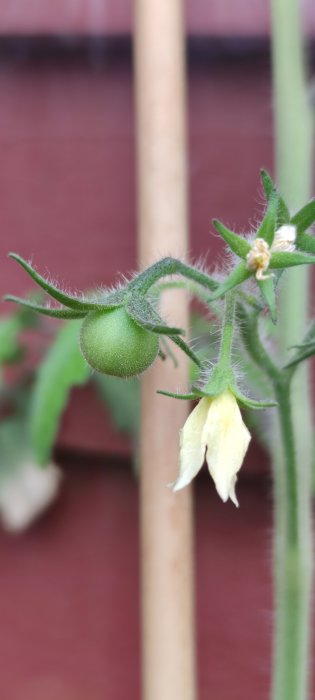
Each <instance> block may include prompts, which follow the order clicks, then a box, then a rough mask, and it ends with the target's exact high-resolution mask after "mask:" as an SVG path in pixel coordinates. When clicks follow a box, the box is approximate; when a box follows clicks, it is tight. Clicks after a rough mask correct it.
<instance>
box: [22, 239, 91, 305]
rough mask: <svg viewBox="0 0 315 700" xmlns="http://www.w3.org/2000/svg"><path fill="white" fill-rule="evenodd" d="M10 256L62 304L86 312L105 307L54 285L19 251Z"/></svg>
mask: <svg viewBox="0 0 315 700" xmlns="http://www.w3.org/2000/svg"><path fill="white" fill-rule="evenodd" d="M9 258H12V260H15V261H16V262H17V263H18V264H19V265H21V267H23V269H24V270H25V272H27V274H28V275H29V276H30V277H31V279H32V280H33V281H34V282H36V284H38V286H39V287H41V288H42V289H43V290H44V291H45V292H47V294H49V295H50V296H51V297H52V298H53V299H55V300H56V301H58V302H59V303H60V304H63V305H64V306H67V307H68V308H70V309H74V310H75V311H84V312H85V313H87V312H88V311H91V310H102V309H104V305H102V304H99V303H94V302H90V301H88V300H86V299H84V298H82V297H81V298H80V297H76V296H72V295H71V294H66V293H65V292H63V291H62V290H61V289H59V288H58V287H56V286H55V285H53V284H52V283H51V282H48V280H47V279H45V277H42V275H40V274H39V273H38V272H37V271H36V270H35V269H34V268H33V267H32V265H30V263H28V262H27V261H26V260H24V258H22V257H21V256H20V255H18V254H17V253H9Z"/></svg>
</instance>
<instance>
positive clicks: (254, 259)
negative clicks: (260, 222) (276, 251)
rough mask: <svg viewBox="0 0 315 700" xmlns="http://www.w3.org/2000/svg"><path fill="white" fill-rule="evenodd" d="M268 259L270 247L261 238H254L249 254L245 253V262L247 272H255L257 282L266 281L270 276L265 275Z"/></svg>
mask: <svg viewBox="0 0 315 700" xmlns="http://www.w3.org/2000/svg"><path fill="white" fill-rule="evenodd" d="M270 258H271V253H270V247H269V245H268V243H267V241H265V240H264V239H263V238H256V239H255V241H254V243H253V245H252V247H251V249H250V251H249V253H247V256H246V262H247V267H248V269H249V270H252V271H253V272H254V271H256V275H255V276H256V279H257V280H266V279H269V277H270V276H271V275H265V272H266V270H267V268H268V265H269V263H270Z"/></svg>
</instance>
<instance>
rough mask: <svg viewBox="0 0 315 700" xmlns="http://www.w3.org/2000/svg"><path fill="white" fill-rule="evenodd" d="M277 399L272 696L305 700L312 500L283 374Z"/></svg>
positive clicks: (287, 387)
mask: <svg viewBox="0 0 315 700" xmlns="http://www.w3.org/2000/svg"><path fill="white" fill-rule="evenodd" d="M275 394H276V398H277V401H278V404H279V423H278V426H277V429H278V440H279V442H280V443H281V446H282V447H281V450H279V452H278V454H277V463H276V468H277V478H276V479H275V526H276V528H275V543H274V558H275V604H276V612H275V635H274V675H273V688H272V693H273V698H274V699H275V700H304V699H305V698H307V694H308V675H309V674H308V641H309V622H310V618H309V612H310V610H309V601H310V570H311V563H310V558H311V551H310V532H309V528H305V521H306V520H310V499H308V501H303V502H302V501H301V492H300V484H299V467H300V465H299V459H298V457H297V452H296V445H295V437H294V423H293V415H292V406H291V396H290V379H289V377H286V376H285V373H283V377H282V380H281V381H280V382H278V384H277V385H276V386H275Z"/></svg>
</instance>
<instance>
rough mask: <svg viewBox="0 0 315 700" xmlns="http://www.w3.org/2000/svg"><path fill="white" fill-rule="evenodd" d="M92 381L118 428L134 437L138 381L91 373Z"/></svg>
mask: <svg viewBox="0 0 315 700" xmlns="http://www.w3.org/2000/svg"><path fill="white" fill-rule="evenodd" d="M93 382H94V384H95V386H96V388H97V391H98V394H99V396H100V398H101V400H102V401H103V403H104V405H105V406H106V408H107V409H108V410H109V412H110V414H111V417H112V420H113V423H114V424H115V425H116V427H117V428H118V430H121V432H123V433H127V434H129V435H132V436H133V437H136V436H137V434H138V432H139V422H140V382H139V381H138V379H128V380H127V379H126V380H125V381H122V380H121V379H117V378H116V377H110V376H108V375H106V374H99V373H98V372H96V373H95V375H93Z"/></svg>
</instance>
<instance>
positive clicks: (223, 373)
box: [193, 362, 234, 397]
mask: <svg viewBox="0 0 315 700" xmlns="http://www.w3.org/2000/svg"><path fill="white" fill-rule="evenodd" d="M233 381H234V376H233V371H232V369H231V368H230V367H227V366H226V364H225V363H221V362H219V363H218V364H217V365H215V366H214V367H213V369H212V370H211V373H210V376H209V378H208V379H207V382H206V384H204V386H203V387H202V388H200V391H201V393H202V396H209V397H211V396H219V395H220V394H223V392H224V391H226V390H227V389H228V388H229V386H230V384H231V382H233ZM195 389H196V390H198V389H197V387H193V390H195Z"/></svg>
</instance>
